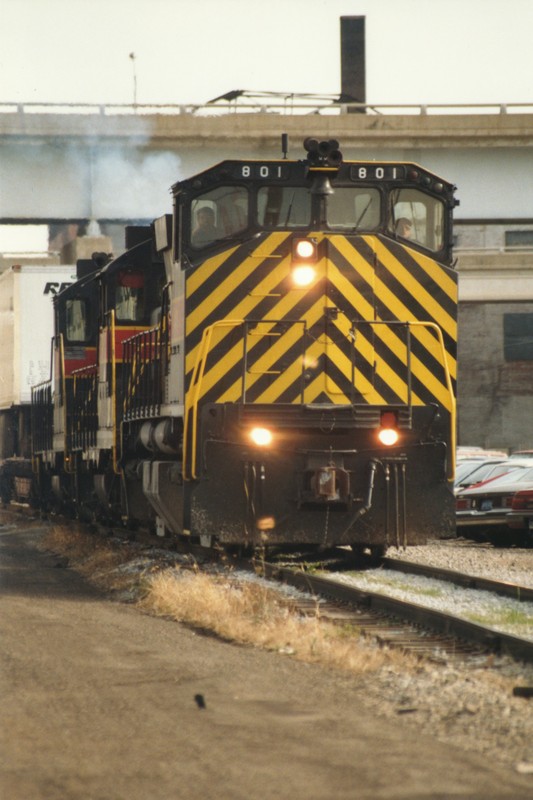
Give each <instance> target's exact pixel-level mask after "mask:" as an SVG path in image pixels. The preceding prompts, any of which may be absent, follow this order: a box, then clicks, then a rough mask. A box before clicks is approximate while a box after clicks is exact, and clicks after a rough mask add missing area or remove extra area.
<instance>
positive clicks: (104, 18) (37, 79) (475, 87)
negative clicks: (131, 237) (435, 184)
mask: <svg viewBox="0 0 533 800" xmlns="http://www.w3.org/2000/svg"><path fill="white" fill-rule="evenodd" d="M351 15H353V16H358V15H360V16H365V17H366V85H367V102H370V103H376V104H404V103H405V104H407V103H414V104H439V103H513V102H515V103H521V102H523V103H525V102H531V101H532V100H533V78H532V76H533V48H532V46H531V35H532V31H533V0H0V21H1V25H0V103H1V102H4V103H5V102H17V103H29V102H89V103H130V102H133V99H134V93H135V89H136V99H137V101H138V102H139V103H177V104H185V105H186V104H198V103H204V102H207V101H208V100H210V99H212V98H214V97H217V96H218V95H220V94H223V93H225V92H227V91H229V90H231V89H248V90H255V91H281V92H309V93H316V94H322V93H327V94H335V93H338V92H339V90H340V22H339V19H340V17H341V16H351ZM131 53H133V54H134V56H135V57H134V59H132V58H131V57H130V54H131Z"/></svg>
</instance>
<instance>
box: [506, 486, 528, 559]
mask: <svg viewBox="0 0 533 800" xmlns="http://www.w3.org/2000/svg"><path fill="white" fill-rule="evenodd" d="M507 525H508V526H509V528H510V529H511V531H513V533H515V535H516V537H517V538H518V539H519V540H520V541H521V543H523V544H528V545H530V546H531V545H533V489H520V491H519V492H517V493H516V494H515V495H514V496H513V499H512V502H511V510H510V511H509V513H508V514H507Z"/></svg>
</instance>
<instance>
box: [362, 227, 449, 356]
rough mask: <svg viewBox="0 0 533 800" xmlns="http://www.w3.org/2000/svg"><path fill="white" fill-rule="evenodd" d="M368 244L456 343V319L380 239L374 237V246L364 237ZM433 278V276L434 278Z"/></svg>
mask: <svg viewBox="0 0 533 800" xmlns="http://www.w3.org/2000/svg"><path fill="white" fill-rule="evenodd" d="M363 238H364V239H365V241H366V242H367V244H369V245H370V246H372V245H373V246H374V247H375V252H376V255H377V257H378V258H379V260H380V261H381V263H382V264H383V266H385V267H386V268H387V269H388V270H389V272H390V273H391V274H392V275H394V277H395V278H396V279H397V280H398V281H399V282H400V283H401V284H402V286H404V287H405V288H406V289H407V291H408V292H409V293H410V294H412V295H413V297H416V299H417V300H418V302H419V303H420V304H421V305H422V306H423V307H424V308H426V309H427V310H428V314H429V315H431V317H432V318H433V319H434V320H435V321H436V322H438V324H439V325H440V327H441V328H442V330H443V331H446V333H447V334H448V335H449V336H451V337H452V338H453V339H454V341H455V339H456V338H457V325H456V322H455V320H454V319H452V317H450V315H449V314H448V313H447V312H446V311H445V310H444V309H443V308H442V306H441V305H439V303H438V302H437V301H436V300H435V298H434V297H432V295H430V294H429V292H428V291H427V290H426V289H424V287H423V286H421V284H420V282H419V281H417V280H416V279H415V278H414V277H413V275H411V274H410V272H409V271H408V270H407V269H405V267H404V266H403V264H402V263H401V262H400V261H398V259H396V258H394V256H393V255H392V253H391V252H390V251H389V250H387V248H386V247H384V245H383V244H382V242H380V241H379V239H377V238H375V237H372V239H371V241H372V245H371V243H370V241H369V240H370V237H366V236H365V237H363ZM432 277H433V276H432Z"/></svg>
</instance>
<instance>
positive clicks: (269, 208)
mask: <svg viewBox="0 0 533 800" xmlns="http://www.w3.org/2000/svg"><path fill="white" fill-rule="evenodd" d="M257 221H258V222H259V224H260V225H261V226H262V227H264V228H295V227H304V226H307V225H309V224H310V222H311V193H310V192H309V189H307V188H306V187H303V186H263V187H261V189H259V191H258V193H257Z"/></svg>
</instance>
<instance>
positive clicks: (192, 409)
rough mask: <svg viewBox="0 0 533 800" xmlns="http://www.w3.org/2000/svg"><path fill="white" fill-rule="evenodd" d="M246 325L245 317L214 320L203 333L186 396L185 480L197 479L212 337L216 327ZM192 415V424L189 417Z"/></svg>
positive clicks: (184, 436) (184, 431)
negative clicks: (202, 391)
mask: <svg viewBox="0 0 533 800" xmlns="http://www.w3.org/2000/svg"><path fill="white" fill-rule="evenodd" d="M239 325H244V320H243V319H227V320H220V321H219V322H214V323H213V324H212V325H208V326H207V328H205V330H204V332H203V334H202V340H201V342H200V346H199V348H198V355H197V357H196V363H195V365H194V369H193V373H192V377H191V383H190V386H189V389H188V391H187V393H186V396H185V421H184V426H183V477H184V479H185V480H195V479H196V478H197V477H198V475H197V472H196V430H197V420H198V404H199V402H200V387H201V385H202V380H203V376H204V370H205V364H206V361H207V356H208V354H209V351H210V345H211V339H212V337H213V331H214V330H215V328H236V327H237V326H239ZM191 416H192V424H191V423H189V419H190V417H191ZM189 427H192V434H191V437H192V438H191V456H190V459H191V468H190V473H189V475H187V462H188V458H189V453H188V451H189V439H188V437H189Z"/></svg>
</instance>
